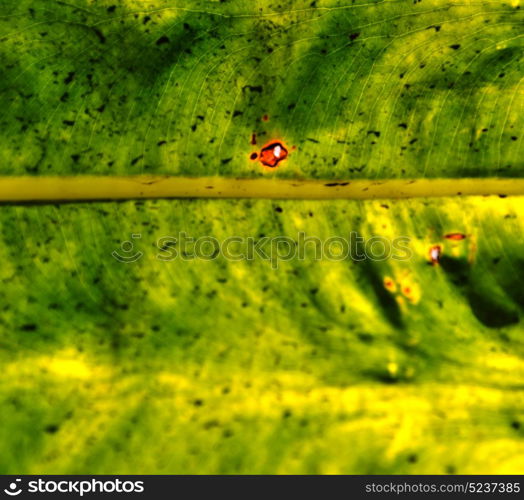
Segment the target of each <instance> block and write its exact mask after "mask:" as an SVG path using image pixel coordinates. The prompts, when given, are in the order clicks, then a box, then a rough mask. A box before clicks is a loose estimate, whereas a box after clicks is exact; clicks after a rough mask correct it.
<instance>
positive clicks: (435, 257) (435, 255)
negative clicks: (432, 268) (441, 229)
mask: <svg viewBox="0 0 524 500" xmlns="http://www.w3.org/2000/svg"><path fill="white" fill-rule="evenodd" d="M441 253H442V247H441V246H440V245H435V246H434V247H431V248H430V249H429V258H430V260H431V263H432V264H433V265H436V264H438V263H439V261H440V254H441Z"/></svg>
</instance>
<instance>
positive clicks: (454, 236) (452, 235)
mask: <svg viewBox="0 0 524 500" xmlns="http://www.w3.org/2000/svg"><path fill="white" fill-rule="evenodd" d="M444 238H446V239H447V240H454V241H460V240H465V239H466V235H465V234H462V233H450V234H446V236H444Z"/></svg>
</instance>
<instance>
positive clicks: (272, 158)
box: [260, 142, 288, 168]
mask: <svg viewBox="0 0 524 500" xmlns="http://www.w3.org/2000/svg"><path fill="white" fill-rule="evenodd" d="M287 155H288V151H287V149H286V148H285V147H284V146H283V145H282V143H280V142H272V143H270V144H268V145H267V146H265V147H264V148H262V151H261V152H260V161H261V163H262V164H263V165H265V166H266V167H270V168H275V167H276V166H278V164H279V163H280V162H281V161H282V160H285V159H286V158H287Z"/></svg>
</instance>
